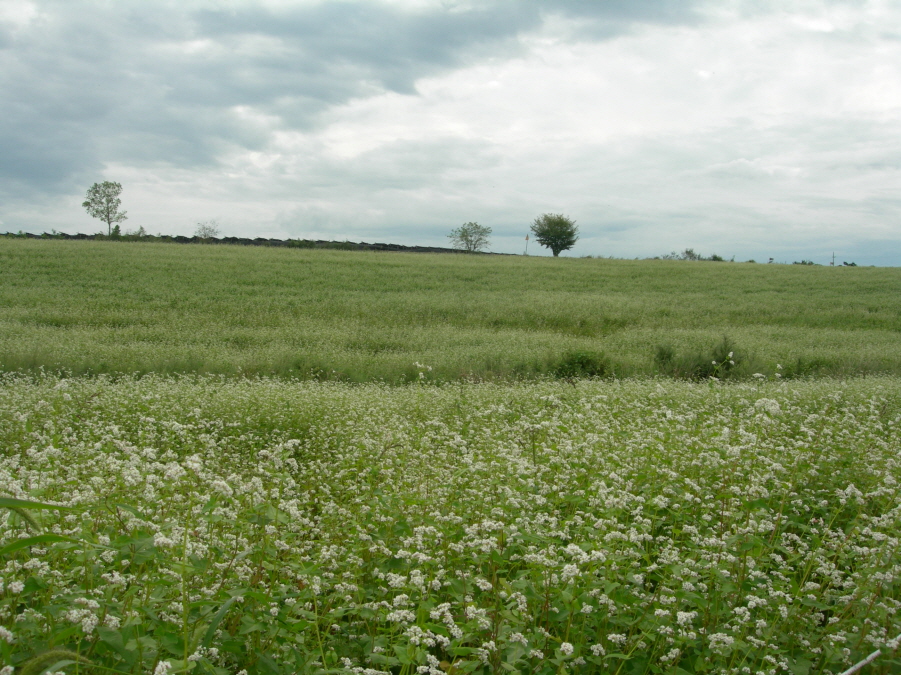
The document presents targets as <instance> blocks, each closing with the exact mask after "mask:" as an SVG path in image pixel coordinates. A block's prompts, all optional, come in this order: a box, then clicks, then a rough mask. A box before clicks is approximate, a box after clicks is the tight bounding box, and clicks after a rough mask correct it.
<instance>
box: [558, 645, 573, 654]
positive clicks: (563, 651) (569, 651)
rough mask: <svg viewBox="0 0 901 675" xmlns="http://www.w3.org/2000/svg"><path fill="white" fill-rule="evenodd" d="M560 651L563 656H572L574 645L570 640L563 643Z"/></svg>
mask: <svg viewBox="0 0 901 675" xmlns="http://www.w3.org/2000/svg"><path fill="white" fill-rule="evenodd" d="M560 653H561V654H563V656H571V655H572V653H573V646H572V645H571V644H570V643H569V642H563V643H561V644H560Z"/></svg>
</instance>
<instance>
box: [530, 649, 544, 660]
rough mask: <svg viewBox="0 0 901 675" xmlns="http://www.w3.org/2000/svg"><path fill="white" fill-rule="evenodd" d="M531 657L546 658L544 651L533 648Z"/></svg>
mask: <svg viewBox="0 0 901 675" xmlns="http://www.w3.org/2000/svg"><path fill="white" fill-rule="evenodd" d="M529 658H532V659H543V658H544V652H543V651H541V650H540V649H533V650H532V651H530V652H529Z"/></svg>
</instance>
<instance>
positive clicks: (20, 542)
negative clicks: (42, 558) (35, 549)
mask: <svg viewBox="0 0 901 675" xmlns="http://www.w3.org/2000/svg"><path fill="white" fill-rule="evenodd" d="M58 541H69V542H73V543H75V544H81V543H82V542H80V541H78V540H77V539H72V538H70V537H62V536H60V535H58V534H39V535H37V536H35V537H26V538H25V539H17V540H16V541H14V542H12V543H11V544H7V545H6V546H4V547H3V548H0V556H4V555H9V554H10V553H14V552H15V551H18V550H19V549H21V548H27V547H29V546H37V545H38V544H52V543H54V542H58Z"/></svg>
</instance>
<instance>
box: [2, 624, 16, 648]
mask: <svg viewBox="0 0 901 675" xmlns="http://www.w3.org/2000/svg"><path fill="white" fill-rule="evenodd" d="M15 639H16V636H15V635H13V634H12V633H11V632H10V631H9V630H7V629H6V628H4V627H3V626H0V640H5V641H6V642H8V643H9V644H12V643H13V641H14V640H15Z"/></svg>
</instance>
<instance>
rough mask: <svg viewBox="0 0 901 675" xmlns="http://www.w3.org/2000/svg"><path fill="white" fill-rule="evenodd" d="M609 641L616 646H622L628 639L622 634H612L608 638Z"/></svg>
mask: <svg viewBox="0 0 901 675" xmlns="http://www.w3.org/2000/svg"><path fill="white" fill-rule="evenodd" d="M607 639H608V640H610V642H612V643H613V644H615V645H620V646H622V645H624V644H625V643H626V640H627V639H628V638H627V637H626V636H625V635H623V634H622V633H610V635H608V636H607Z"/></svg>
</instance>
